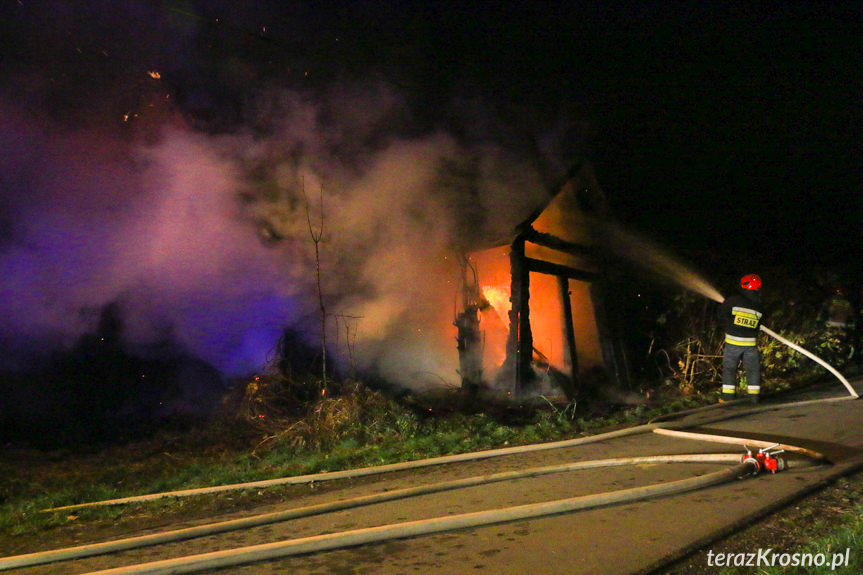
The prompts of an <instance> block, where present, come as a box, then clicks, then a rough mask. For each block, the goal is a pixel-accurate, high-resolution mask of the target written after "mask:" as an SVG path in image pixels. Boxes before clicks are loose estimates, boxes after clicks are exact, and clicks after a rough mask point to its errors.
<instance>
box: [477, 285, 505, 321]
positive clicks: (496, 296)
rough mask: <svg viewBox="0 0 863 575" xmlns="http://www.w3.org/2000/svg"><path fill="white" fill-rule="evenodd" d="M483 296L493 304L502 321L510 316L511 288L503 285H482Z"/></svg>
mask: <svg viewBox="0 0 863 575" xmlns="http://www.w3.org/2000/svg"><path fill="white" fill-rule="evenodd" d="M482 296H483V297H484V298H485V300H486V301H487V302H488V303H489V304H490V305H491V307H492V308H493V309H494V311H495V312H496V313H497V315H498V317H499V318H500V319H501V321H503V322H506V321H507V317H508V316H509V310H510V302H509V288H508V287H501V286H482Z"/></svg>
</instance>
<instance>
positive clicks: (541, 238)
mask: <svg viewBox="0 0 863 575" xmlns="http://www.w3.org/2000/svg"><path fill="white" fill-rule="evenodd" d="M522 236H523V237H524V239H525V240H527V241H529V242H530V243H532V244H536V245H538V246H544V247H547V248H551V249H554V250H557V251H559V252H564V253H567V254H572V255H577V256H592V255H594V254H595V253H596V250H594V249H593V248H592V247H590V246H586V245H584V244H577V243H574V242H568V241H566V240H562V239H560V238H559V237H557V236H553V235H551V234H547V233H545V232H539V231H537V230H535V229H534V228H533V227H532V226H529V227H527V228H525V230H524V231H523V232H522Z"/></svg>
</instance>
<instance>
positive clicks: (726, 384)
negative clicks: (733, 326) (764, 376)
mask: <svg viewBox="0 0 863 575" xmlns="http://www.w3.org/2000/svg"><path fill="white" fill-rule="evenodd" d="M741 363H742V364H743V370H744V371H745V372H746V386H747V391H748V393H749V395H750V396H755V397H754V398H753V399H755V398H757V396H758V394H759V393H760V392H761V356H760V354H759V353H758V346H757V345H735V344H733V343H728V342H725V351H724V352H723V354H722V399H724V400H726V401H728V400H732V399H734V393H735V391H736V389H737V366H738V365H739V364H741Z"/></svg>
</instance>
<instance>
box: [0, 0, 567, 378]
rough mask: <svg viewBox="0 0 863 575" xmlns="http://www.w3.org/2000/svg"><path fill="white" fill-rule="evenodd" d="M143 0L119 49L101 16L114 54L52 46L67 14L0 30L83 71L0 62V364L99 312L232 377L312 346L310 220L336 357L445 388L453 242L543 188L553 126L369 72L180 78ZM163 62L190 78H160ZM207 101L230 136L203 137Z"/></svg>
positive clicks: (68, 334) (192, 64)
mask: <svg viewBox="0 0 863 575" xmlns="http://www.w3.org/2000/svg"><path fill="white" fill-rule="evenodd" d="M132 4H133V5H135V6H137V4H135V3H132ZM142 6H143V4H141V6H138V8H137V9H136V10H133V11H132V12H131V13H124V14H121V15H120V16H122V17H123V18H127V19H128V18H131V21H134V20H135V18H137V17H138V16H141V17H142V18H143V20H145V21H147V23H148V27H147V31H146V34H145V36H146V37H147V39H148V42H150V41H152V44H146V46H148V47H142V46H143V45H142V46H138V45H137V44H135V49H134V50H131V49H130V50H129V52H128V53H125V52H124V50H125V49H127V48H128V47H129V46H130V45H132V44H134V43H133V42H131V41H130V40H126V39H124V38H123V34H121V33H119V32H116V31H110V30H111V29H110V27H109V26H108V27H105V30H102V32H104V33H105V35H104V36H102V37H101V40H103V41H104V42H105V43H106V44H105V46H108V45H110V46H111V49H110V50H108V49H103V46H102V45H100V44H99V39H98V38H97V39H96V40H88V41H87V43H80V44H76V43H75V42H64V41H62V40H63V38H54V35H53V32H56V31H57V28H56V27H57V26H60V23H61V21H62V18H60V17H59V16H56V17H54V16H51V14H50V13H49V12H45V13H42V14H40V15H39V18H37V19H36V22H37V23H38V25H36V26H34V27H32V28H30V30H29V31H30V32H33V36H32V37H31V36H28V35H27V34H24V33H19V34H16V35H14V36H13V39H16V40H17V41H19V42H21V44H20V45H21V46H25V48H23V49H22V50H24V49H26V50H29V49H33V48H34V46H35V45H36V44H38V43H39V41H40V40H44V41H45V44H46V45H49V48H48V49H47V50H48V51H47V53H48V54H49V56H50V55H55V56H56V55H58V54H60V55H62V56H63V58H64V59H65V60H64V61H66V62H68V61H75V59H76V58H80V57H83V58H84V59H85V60H86V64H87V66H85V67H84V68H83V69H81V68H76V69H75V70H63V69H61V67H62V65H63V64H62V63H58V60H57V59H56V58H54V59H52V58H51V57H41V59H38V60H39V61H37V62H35V63H34V64H33V67H26V66H23V65H18V67H17V69H15V70H13V71H11V72H8V73H6V74H5V78H4V79H5V80H7V81H6V82H4V84H5V85H6V86H7V88H6V89H4V91H3V93H2V94H0V192H2V193H0V274H2V275H0V317H2V320H0V367H3V368H7V367H12V368H23V367H25V366H26V365H27V361H28V360H30V359H32V358H34V357H41V356H44V354H46V353H48V352H50V351H52V350H55V349H67V348H69V347H70V346H72V345H73V344H74V342H75V341H77V340H78V339H79V338H80V337H81V336H82V335H83V334H86V333H92V332H93V330H94V329H96V327H97V325H98V322H99V317H100V311H101V310H103V309H105V308H106V306H109V305H112V306H115V307H114V308H113V309H116V310H117V311H118V313H119V314H121V316H122V321H123V326H124V328H123V337H124V339H125V342H124V343H125V344H126V345H128V346H130V347H131V348H133V349H136V350H141V351H142V352H146V350H151V349H156V348H157V347H158V345H159V344H163V343H164V342H166V341H168V342H171V344H172V345H174V346H176V347H178V348H179V349H181V350H183V351H184V352H185V353H188V354H191V355H194V356H197V357H199V358H201V359H204V360H205V361H207V362H209V363H211V364H213V365H214V366H216V367H217V368H218V369H219V370H221V371H222V372H223V373H225V374H228V375H237V374H245V373H248V372H250V371H254V370H257V369H260V368H261V367H263V366H264V365H265V364H266V362H267V360H268V359H269V358H270V357H271V355H272V353H273V350H274V349H275V347H276V343H277V340H278V338H279V336H280V334H281V332H282V330H283V329H285V328H291V329H293V330H295V331H297V332H299V333H301V334H303V335H304V336H305V338H306V339H307V341H309V342H312V343H314V342H317V341H319V337H320V334H319V333H318V318H317V313H318V310H317V297H318V294H317V282H316V274H315V270H316V264H317V263H318V262H317V261H316V257H315V253H314V252H315V250H314V248H315V244H314V242H313V240H312V235H313V233H315V232H318V231H320V232H322V235H321V241H320V243H319V245H318V246H317V247H318V248H319V257H320V262H319V263H320V266H321V282H322V284H321V285H322V290H323V296H324V301H325V304H326V308H327V313H328V325H329V329H330V330H331V331H330V332H329V333H328V339H329V341H330V344H331V346H332V347H333V348H334V351H336V352H338V355H339V357H340V358H341V361H342V362H343V363H346V362H347V361H349V360H350V361H351V362H352V363H354V364H355V365H354V367H357V368H359V369H365V370H374V371H375V372H377V373H379V374H380V375H381V376H383V377H385V378H387V379H388V380H390V381H393V382H397V383H401V384H405V385H417V384H423V383H430V382H435V383H440V382H441V381H445V382H452V383H455V382H456V381H457V374H456V373H455V369H456V367H457V358H456V350H455V342H454V337H455V333H454V328H453V327H452V319H453V311H454V310H453V302H454V298H455V294H456V293H457V290H458V287H459V286H458V283H457V282H458V279H459V277H460V276H459V273H460V272H459V269H458V263H457V262H458V258H457V257H456V255H457V252H458V250H461V249H469V248H471V247H478V246H481V245H483V242H485V241H487V240H488V239H489V238H492V237H494V238H495V239H498V238H499V237H500V236H501V233H502V230H504V231H508V230H509V229H511V227H512V226H513V225H514V224H515V223H517V222H518V221H520V220H521V219H523V218H524V217H525V216H526V215H528V214H529V213H530V212H531V211H532V210H533V208H534V207H535V206H536V205H537V204H539V203H541V202H542V201H543V200H544V199H545V198H546V195H547V193H548V191H547V190H548V185H547V183H548V182H549V181H551V180H554V179H555V178H556V174H550V173H549V172H548V171H547V170H545V169H544V168H543V161H542V159H541V158H539V157H538V156H537V153H536V148H537V144H536V141H542V146H541V147H542V148H543V149H547V148H549V147H552V148H553V147H554V146H553V143H552V144H550V141H551V140H553V136H548V137H545V136H544V135H542V134H540V133H539V132H540V131H541V130H540V129H539V128H537V129H536V133H535V134H533V135H534V136H536V137H537V139H536V140H534V141H530V138H527V139H525V137H524V134H523V133H518V134H516V133H513V131H512V130H510V129H509V128H508V127H507V123H506V122H504V121H503V120H501V119H500V118H499V117H498V116H496V115H495V114H494V113H493V112H492V111H486V113H485V115H484V116H483V117H481V118H480V117H479V116H478V114H479V113H480V109H481V106H479V105H478V101H477V100H476V99H473V100H471V104H470V106H469V107H468V106H464V105H463V102H462V103H454V104H453V105H452V106H450V107H449V108H448V109H446V110H444V111H442V113H441V115H440V116H439V117H438V118H437V119H435V120H431V119H430V118H429V117H428V116H427V115H426V114H425V111H418V110H416V109H413V108H412V107H411V104H410V103H409V101H408V100H409V99H408V98H406V97H405V94H404V93H403V92H402V91H400V90H398V89H394V88H393V87H392V85H390V84H388V83H387V82H386V81H383V80H380V79H377V80H374V81H368V80H351V81H342V80H337V81H336V80H334V81H333V82H331V83H330V84H329V85H328V86H327V87H326V88H325V89H323V90H298V89H295V88H291V87H289V86H288V84H290V82H285V83H281V82H279V81H278V80H277V79H273V78H271V79H269V80H268V81H267V82H264V83H261V84H259V85H242V86H239V84H238V81H239V80H238V78H241V77H245V76H243V75H242V74H240V72H237V73H236V74H234V75H233V76H230V78H229V80H228V81H226V82H225V83H223V84H220V85H219V86H218V89H211V90H207V89H204V88H201V87H200V86H197V87H196V89H187V88H188V86H186V84H185V83H191V80H189V79H188V78H189V77H192V78H197V77H199V76H200V74H201V72H202V69H201V68H202V67H203V64H201V63H200V62H199V61H195V60H193V57H194V56H195V49H194V48H195V46H197V45H196V44H195V42H194V39H195V33H196V30H195V25H196V21H194V20H192V21H191V23H190V22H189V20H188V19H185V20H182V19H181V20H179V22H181V24H182V25H181V27H182V33H178V34H175V35H172V34H169V33H168V32H170V31H171V30H174V31H177V26H178V25H180V24H177V22H178V20H176V19H169V20H165V19H164V18H163V15H160V14H157V13H156V12H154V11H151V10H149V9H145V8H143V7H142ZM137 11H143V13H142V14H138V13H137ZM87 14H89V15H90V16H93V10H92V9H88V10H85V12H84V13H83V14H80V13H76V14H75V18H74V19H73V20H74V22H76V23H77V25H81V26H83V24H81V23H82V22H84V21H85V20H86V18H85V16H86V15H87ZM136 15H137V16H136ZM67 16H69V17H71V16H70V15H68V14H67ZM106 18H108V19H122V18H120V17H118V16H117V15H116V14H114V12H111V13H110V14H108V15H107V16H106ZM139 19H140V18H139ZM86 21H87V22H90V20H86ZM97 21H98V20H97ZM39 25H50V26H52V27H54V29H53V30H52V33H48V32H45V31H44V30H43V31H42V32H41V33H40V32H39V31H38V27H39ZM127 28H128V26H127ZM82 29H83V28H82ZM100 29H101V28H100ZM124 29H125V28H124ZM130 30H131V29H130ZM63 33H64V34H66V35H67V36H69V35H72V34H75V33H80V34H81V37H84V35H83V33H82V32H81V31H77V32H76V31H75V30H67V29H65V28H64V29H63ZM62 35H63V34H61V36H62ZM131 36H134V34H132V33H131V32H130V37H131ZM25 37H26V41H25ZM49 38H53V39H52V40H51V41H48V39H49ZM169 38H170V41H169V40H168V39H169ZM160 39H162V40H164V42H162V40H160ZM66 40H68V38H66ZM160 42H161V44H160ZM118 43H120V44H119V45H118ZM187 52H188V54H187ZM82 55H83V56H82ZM124 58H125V59H124ZM162 61H164V62H170V65H166V66H165V67H162V68H160V67H159V62H162ZM209 65H213V63H212V62H209ZM166 71H167V72H168V73H169V74H174V77H175V78H176V77H177V74H179V71H182V72H183V73H184V74H187V76H184V77H183V78H184V79H183V81H179V80H177V81H175V82H173V83H171V82H168V81H166V80H165V78H164V76H163V75H164V74H166ZM235 71H236V66H235ZM249 74H252V72H249ZM222 77H224V75H223V76H222ZM13 85H14V86H16V89H15V90H14V91H13V90H12V89H10V88H8V87H9V86H13ZM94 86H96V87H97V88H98V89H94ZM239 87H241V88H242V90H241V92H242V93H241V95H240V96H238V97H236V98H234V99H233V100H231V102H230V105H228V106H224V107H223V106H221V105H220V104H219V102H220V100H219V97H222V96H224V94H225V93H226V92H229V91H230V90H229V89H228V88H231V89H239ZM181 93H182V94H183V95H184V98H182V101H180V100H181V99H180V98H179V96H178V94H181ZM22 94H23V95H26V97H21V96H22ZM214 101H215V102H216V103H215V104H214V103H213V102H214ZM238 102H239V104H238ZM202 103H208V104H207V105H206V106H205V107H206V113H203V112H201V106H203V105H204V104H202ZM238 109H239V110H240V112H237V110H238ZM220 111H223V112H224V116H223V117H230V118H231V119H232V122H231V127H230V129H220V130H214V129H213V126H214V124H218V125H219V126H221V127H223V124H222V122H221V121H219V120H218V119H217V120H213V121H210V120H212V118H213V117H214V116H213V115H214V114H215V115H216V116H219V114H218V112H220ZM219 117H220V118H221V117H222V116H219ZM202 119H203V121H202ZM238 119H239V120H240V121H237V120H238ZM558 131H559V130H558ZM550 133H552V134H553V133H554V131H553V130H552V131H551V132H550ZM502 135H505V136H506V137H501V136H502ZM540 136H542V137H540ZM491 142H494V143H491ZM499 142H503V143H502V144H501V143H499ZM555 165H556V164H555ZM348 324H349V325H348ZM346 327H349V328H350V329H349V330H346V329H345V328H346Z"/></svg>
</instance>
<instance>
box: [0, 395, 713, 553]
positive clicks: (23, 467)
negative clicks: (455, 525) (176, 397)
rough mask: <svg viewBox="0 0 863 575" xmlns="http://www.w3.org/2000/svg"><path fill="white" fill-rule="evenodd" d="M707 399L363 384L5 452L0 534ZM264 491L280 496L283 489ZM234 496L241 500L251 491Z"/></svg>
mask: <svg viewBox="0 0 863 575" xmlns="http://www.w3.org/2000/svg"><path fill="white" fill-rule="evenodd" d="M701 401H703V400H702V399H699V398H690V399H686V400H683V401H680V402H670V403H665V404H664V405H663V406H661V407H655V408H648V407H646V406H638V407H635V408H620V409H617V410H607V412H606V413H603V414H596V415H594V416H593V417H587V416H586V415H585V414H583V413H581V414H579V413H578V410H576V408H575V407H576V406H575V405H574V404H565V403H562V402H561V401H552V400H550V399H545V398H543V399H542V400H537V401H535V402H533V403H531V404H524V403H521V404H520V403H518V402H513V401H510V400H503V401H502V400H500V399H494V400H485V401H478V402H476V401H472V402H471V404H470V409H467V408H466V407H465V406H466V404H465V401H464V397H462V396H461V394H460V392H457V391H452V392H443V393H439V394H436V395H428V396H413V397H409V398H402V399H399V400H396V399H393V398H389V397H387V396H385V395H383V394H381V393H379V392H374V391H371V390H368V389H366V388H364V387H362V388H357V389H356V390H354V391H352V392H350V393H345V394H344V395H341V396H338V397H332V398H328V399H326V400H321V401H318V402H316V403H315V404H314V405H313V406H311V407H310V408H309V409H308V410H307V412H306V414H305V415H304V416H303V417H298V418H291V419H278V420H274V421H267V422H266V424H264V423H262V418H260V417H258V416H257V415H256V416H255V418H254V420H253V421H252V422H251V423H250V422H249V421H248V419H243V418H240V419H230V418H228V419H225V418H224V417H223V418H221V419H219V420H217V421H214V422H211V423H210V424H208V425H206V426H201V427H199V428H195V429H191V430H186V431H182V432H172V431H170V430H162V431H160V432H159V433H157V434H156V435H154V436H153V437H150V438H149V439H146V440H142V441H139V442H134V443H126V444H124V445H117V446H105V447H103V448H101V449H94V450H91V451H90V452H88V453H76V452H74V451H72V450H69V449H64V450H57V451H53V452H50V451H49V452H46V451H35V450H20V451H18V452H12V451H7V452H6V453H3V454H2V455H3V458H2V459H0V485H2V486H3V487H2V488H0V489H2V491H0V540H3V539H4V538H5V537H7V536H34V535H38V534H40V533H46V532H48V531H51V530H55V529H57V528H62V527H64V526H69V525H73V524H75V525H77V524H82V523H84V522H88V521H95V522H102V523H110V522H113V521H115V520H117V519H118V517H120V516H121V515H123V513H127V514H128V513H129V511H128V510H124V509H123V508H121V507H93V508H87V509H81V510H76V511H74V512H72V513H68V512H67V513H62V512H51V513H45V512H43V511H42V510H44V509H47V508H52V507H58V506H63V505H71V504H75V503H82V502H89V501H102V500H107V499H114V498H120V497H127V496H131V495H139V494H145V493H158V492H163V491H173V490H179V489H187V488H193V487H204V486H211V485H222V484H232V483H242V482H248V481H255V480H262V479H272V478H276V477H285V476H295V475H304V474H311V473H318V472H323V471H337V470H342V469H351V468H357V467H365V466H373V465H382V464H387V463H395V462H401V461H408V460H416V459H423V458H429V457H436V456H441V455H449V454H456V453H465V452H470V451H478V450H484V449H492V448H498V447H503V446H509V445H522V444H528V443H537V442H544V441H555V440H560V439H565V438H571V437H575V436H578V435H583V434H590V433H595V432H599V431H600V430H603V429H606V428H609V427H620V426H624V425H635V424H638V423H643V422H644V421H646V420H647V419H649V418H651V417H655V416H656V415H659V414H662V413H667V412H670V411H675V410H679V409H683V408H686V407H692V406H693V405H696V404H698V403H699V402H701ZM264 419H265V418H264ZM268 491H272V493H273V494H274V496H277V495H278V488H277V489H274V490H268ZM227 497H228V496H225V495H220V496H209V499H208V501H207V502H203V501H201V500H197V498H192V500H197V501H186V500H178V499H167V500H159V502H153V503H147V504H143V505H139V506H136V508H135V510H134V513H136V514H139V515H162V516H166V515H170V514H171V513H180V512H183V513H187V512H189V506H192V505H199V506H202V509H203V508H212V506H219V505H223V504H225V499H226V498H227ZM230 497H231V498H232V501H233V502H234V504H237V503H238V502H242V500H243V498H244V497H245V498H252V497H253V495H249V494H245V495H244V494H239V495H237V494H234V495H231V496H230ZM0 551H2V549H0Z"/></svg>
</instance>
